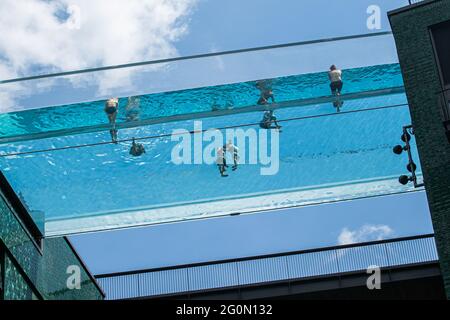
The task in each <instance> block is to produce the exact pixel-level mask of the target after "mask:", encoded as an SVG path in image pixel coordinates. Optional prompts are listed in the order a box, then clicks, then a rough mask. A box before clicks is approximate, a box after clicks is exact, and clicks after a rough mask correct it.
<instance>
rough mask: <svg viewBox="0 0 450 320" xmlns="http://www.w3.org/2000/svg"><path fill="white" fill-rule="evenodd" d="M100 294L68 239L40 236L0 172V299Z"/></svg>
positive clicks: (93, 297)
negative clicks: (73, 276)
mask: <svg viewBox="0 0 450 320" xmlns="http://www.w3.org/2000/svg"><path fill="white" fill-rule="evenodd" d="M72 275H75V278H72V277H71V276H72ZM72 279H73V281H72ZM103 297H104V294H103V292H102V290H101V289H100V287H99V286H98V285H97V283H96V282H95V280H94V278H93V277H92V275H91V274H90V273H89V271H88V269H87V268H86V266H85V265H84V263H83V262H82V260H81V259H80V257H79V256H78V254H77V253H76V251H75V250H74V248H73V247H72V245H71V243H70V241H69V240H68V239H67V238H65V237H60V238H48V239H44V238H43V236H42V234H41V233H40V231H39V228H38V227H37V226H36V224H35V223H34V221H33V220H32V219H31V217H30V216H29V213H28V212H27V209H26V208H25V206H24V205H23V203H22V201H21V200H20V198H19V197H18V196H17V195H16V194H15V193H14V191H13V189H12V188H11V186H10V185H9V183H8V181H7V180H6V179H5V177H4V176H3V174H2V173H1V172H0V300H99V299H103Z"/></svg>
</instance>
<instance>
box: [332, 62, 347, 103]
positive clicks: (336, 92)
mask: <svg viewBox="0 0 450 320" xmlns="http://www.w3.org/2000/svg"><path fill="white" fill-rule="evenodd" d="M328 78H329V79H330V89H331V94H332V95H333V96H336V100H335V101H334V102H333V106H334V107H335V108H336V110H337V112H340V111H341V107H342V105H343V104H344V102H343V101H341V99H340V98H339V96H340V95H341V92H342V88H343V86H344V83H343V82H342V70H340V69H338V68H337V67H336V66H335V65H334V64H333V65H332V66H331V67H330V71H328Z"/></svg>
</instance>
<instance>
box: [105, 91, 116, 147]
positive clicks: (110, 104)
mask: <svg viewBox="0 0 450 320" xmlns="http://www.w3.org/2000/svg"><path fill="white" fill-rule="evenodd" d="M118 111H119V99H118V98H112V99H108V100H107V101H106V103H105V113H106V115H107V116H108V120H109V124H110V125H112V129H111V130H110V131H109V133H110V134H111V139H112V141H113V142H114V143H117V129H116V118H117V112H118Z"/></svg>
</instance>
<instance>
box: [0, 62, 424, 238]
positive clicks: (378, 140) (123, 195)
mask: <svg viewBox="0 0 450 320" xmlns="http://www.w3.org/2000/svg"><path fill="white" fill-rule="evenodd" d="M344 80H345V89H344V96H343V98H344V100H345V101H344V105H343V106H342V108H341V110H340V112H337V110H336V108H335V107H334V106H333V104H332V102H331V98H330V97H327V96H328V95H329V87H328V82H327V80H326V74H322V73H320V74H308V75H299V76H292V77H285V78H280V79H273V80H272V87H273V91H274V93H275V97H276V101H277V103H280V104H279V105H278V104H276V105H271V107H276V108H277V109H276V111H275V113H276V116H277V117H278V119H279V120H280V121H281V124H282V125H283V130H282V132H281V133H280V136H279V170H278V172H277V174H275V175H267V176H264V175H261V168H262V167H265V165H263V164H261V163H257V164H241V165H240V166H239V168H238V170H236V171H234V172H232V171H231V170H229V177H226V178H222V177H220V175H219V172H218V169H217V167H216V165H215V164H205V163H203V164H195V165H194V164H192V165H190V164H182V165H176V164H175V163H173V161H172V160H173V159H172V152H173V150H174V148H175V147H176V145H177V143H178V142H176V141H172V140H171V138H170V136H169V135H170V133H171V132H172V131H173V130H177V129H185V130H188V131H192V130H194V129H195V128H194V121H199V120H201V121H202V126H203V129H209V128H219V129H220V128H222V129H220V130H221V131H222V132H223V131H224V129H223V128H226V127H230V126H234V127H238V128H241V129H243V130H249V129H250V130H255V132H257V133H259V132H260V131H261V130H263V131H265V132H266V130H265V129H260V127H259V125H258V123H259V121H260V120H261V117H262V111H261V110H263V109H264V108H265V107H262V108H261V107H256V106H255V102H256V100H257V99H258V97H259V92H258V90H257V89H256V87H255V82H251V83H239V84H232V85H226V86H218V87H209V88H199V89H192V90H186V91H180V92H172V93H164V94H154V95H148V96H141V97H140V114H139V116H140V119H139V120H135V121H131V122H132V123H135V125H130V126H129V127H126V126H123V127H121V126H118V127H119V139H121V140H128V139H131V138H133V137H136V138H142V139H143V140H141V141H140V142H141V143H143V144H144V146H145V148H146V153H145V154H144V155H143V156H141V157H132V156H130V154H129V148H130V142H129V141H123V142H120V143H119V144H111V143H108V142H109V141H110V136H109V132H108V127H106V128H105V127H103V125H104V123H105V118H106V117H105V115H104V114H103V102H102V101H98V102H93V103H90V104H80V105H71V106H61V107H53V108H43V109H36V110H29V111H23V112H18V113H15V114H6V115H2V116H1V118H0V122H1V123H2V131H1V135H2V137H3V138H7V137H12V136H17V137H20V139H17V141H16V142H11V143H4V144H1V145H0V155H2V156H1V157H0V168H1V170H2V171H3V172H4V173H5V175H6V177H7V178H8V179H9V180H10V182H11V184H12V185H13V187H14V189H15V190H16V191H17V192H18V193H19V194H20V196H21V197H22V199H23V201H24V202H25V203H26V205H27V206H28V208H29V209H30V212H31V213H32V215H33V217H34V219H35V220H36V221H37V222H38V223H39V226H40V228H41V229H42V230H43V231H45V233H46V234H47V235H60V234H70V233H76V232H84V231H94V230H104V229H111V228H120V227H129V226H137V225H145V224H153V223H161V222H173V221H181V220H188V219H198V218H206V217H212V216H219V215H224V214H234V213H245V212H254V211H255V212H256V211H258V210H266V209H277V208H284V207H290V206H302V205H306V204H312V203H326V202H331V201H339V200H348V199H354V198H361V197H367V196H376V195H384V194H392V193H398V192H407V191H411V190H412V189H413V188H412V186H402V185H400V184H399V183H398V182H397V178H398V176H399V175H401V174H405V173H407V172H406V168H405V167H406V163H407V159H406V158H405V157H401V156H397V155H394V154H393V152H392V147H393V146H394V145H396V144H399V143H400V142H401V141H400V135H401V132H402V127H403V126H404V125H408V124H410V121H411V120H410V116H409V110H408V106H407V101H406V97H405V95H404V93H402V90H401V89H399V87H400V88H401V86H402V81H401V75H400V71H399V68H398V65H383V66H377V67H368V68H359V69H353V70H347V71H345V78H344ZM229 99H232V100H229ZM125 101H126V99H122V100H121V113H120V115H119V123H122V124H126V123H129V122H130V120H129V119H128V120H127V118H126V114H125V113H124V110H125V107H124V103H125ZM213 105H215V106H217V108H216V109H215V110H214V111H213V110H212V106H213ZM223 110H231V111H230V112H228V113H225V114H221V113H220V111H223ZM214 112H216V113H214ZM186 114H190V115H194V116H192V117H187V118H183V117H181V118H166V117H171V116H180V115H181V116H184V115H186ZM5 119H6V120H5ZM153 119H161V120H162V121H159V122H158V123H153V124H146V123H145V121H147V120H149V121H151V120H153ZM166 120H170V121H166ZM80 127H84V128H85V127H89V129H88V130H85V131H83V130H79V133H77V134H67V133H66V134H63V132H64V130H73V129H74V128H75V129H77V128H78V129H79V128H80ZM58 130H62V131H58ZM45 132H47V133H48V132H54V134H53V135H51V136H50V137H48V138H45V139H35V138H36V137H38V136H35V135H36V134H42V133H45ZM266 133H268V136H269V137H271V136H272V135H273V132H266ZM195 135H198V134H195ZM146 137H147V138H146ZM98 143H104V144H101V145H98ZM272 143H273V142H272V141H271V140H270V139H269V141H268V146H267V148H268V149H269V150H270V148H271V147H272ZM412 143H413V145H412V147H413V151H414V153H415V154H416V152H415V145H414V141H412ZM86 145H91V146H86ZM205 145H206V143H205V144H204V146H205ZM66 147H70V148H66ZM253 151H255V150H252V148H250V147H249V148H246V149H245V150H244V149H242V150H241V154H240V156H241V159H242V160H246V162H248V159H249V157H250V153H251V152H253ZM8 154H9V156H6V155H8ZM415 160H416V163H417V164H418V165H419V161H418V159H417V156H416V155H415ZM229 161H231V160H230V159H229ZM418 174H419V176H420V166H419V168H418Z"/></svg>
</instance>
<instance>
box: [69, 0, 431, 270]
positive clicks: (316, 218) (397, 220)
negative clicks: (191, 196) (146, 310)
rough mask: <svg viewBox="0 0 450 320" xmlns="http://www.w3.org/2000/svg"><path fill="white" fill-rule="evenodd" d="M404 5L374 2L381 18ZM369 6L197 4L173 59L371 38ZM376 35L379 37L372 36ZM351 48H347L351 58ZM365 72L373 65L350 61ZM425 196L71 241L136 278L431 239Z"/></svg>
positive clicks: (252, 0) (89, 257)
mask: <svg viewBox="0 0 450 320" xmlns="http://www.w3.org/2000/svg"><path fill="white" fill-rule="evenodd" d="M406 3H407V1H392V0H390V1H388V0H383V1H377V2H376V4H377V5H379V6H380V8H381V10H382V11H383V13H382V16H383V20H382V24H381V26H382V29H381V30H389V24H388V21H387V19H386V15H385V12H386V11H388V10H391V9H394V8H398V7H400V6H402V5H405V4H406ZM371 4H374V3H373V1H366V0H355V1H345V5H344V1H329V0H308V1H307V0H304V1H297V0H289V1H279V0H277V1H276V0H245V1H242V0H240V1H237V0H227V1H226V2H224V1H216V0H200V1H199V3H198V4H197V6H196V8H195V10H194V11H193V13H192V14H191V15H190V17H189V23H188V33H187V34H185V35H184V36H183V37H181V39H180V41H178V42H177V43H176V44H175V47H176V49H177V51H178V52H179V54H181V55H190V54H195V53H203V52H210V51H222V50H230V49H239V48H247V47H253V46H262V45H271V44H278V43H285V42H295V41H302V40H310V39H317V38H326V37H334V36H342V35H350V34H360V33H368V32H371V31H369V30H368V29H367V27H366V19H367V13H366V9H367V7H368V6H369V5H371ZM376 31H380V30H376ZM351 49H352V48H349V51H351ZM355 59H356V60H358V59H359V61H357V63H361V64H364V63H366V61H368V60H370V59H371V57H364V56H355ZM431 232H432V226H431V222H430V218H429V212H428V208H427V203H426V197H425V193H424V192H418V193H412V194H407V195H401V196H389V197H381V198H374V199H366V200H357V201H352V202H343V203H337V204H329V205H322V206H315V207H305V208H299V209H293V210H283V211H274V212H268V213H263V214H256V215H248V216H240V217H226V218H219V219H211V220H204V221H195V222H183V223H176V224H168V225H159V226H152V227H142V228H133V229H128V230H118V231H111V232H101V233H96V234H86V235H79V236H74V237H71V240H72V241H73V242H74V244H75V246H76V248H77V249H78V250H79V252H80V254H81V255H82V256H83V258H84V259H85V261H86V262H87V264H88V266H89V267H90V268H91V270H92V271H93V272H94V273H96V274H98V273H108V272H115V271H125V270H136V269H142V268H152V267H160V266H167V265H174V264H184V263H193V262H200V261H206V260H217V259H227V258H234V257H242V256H252V255H260V254H266V253H274V252H280V251H292V250H301V249H305V248H312V247H318V246H328V245H335V244H338V243H343V242H348V241H367V240H373V239H378V238H386V237H400V236H408V235H415V234H423V233H431Z"/></svg>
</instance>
